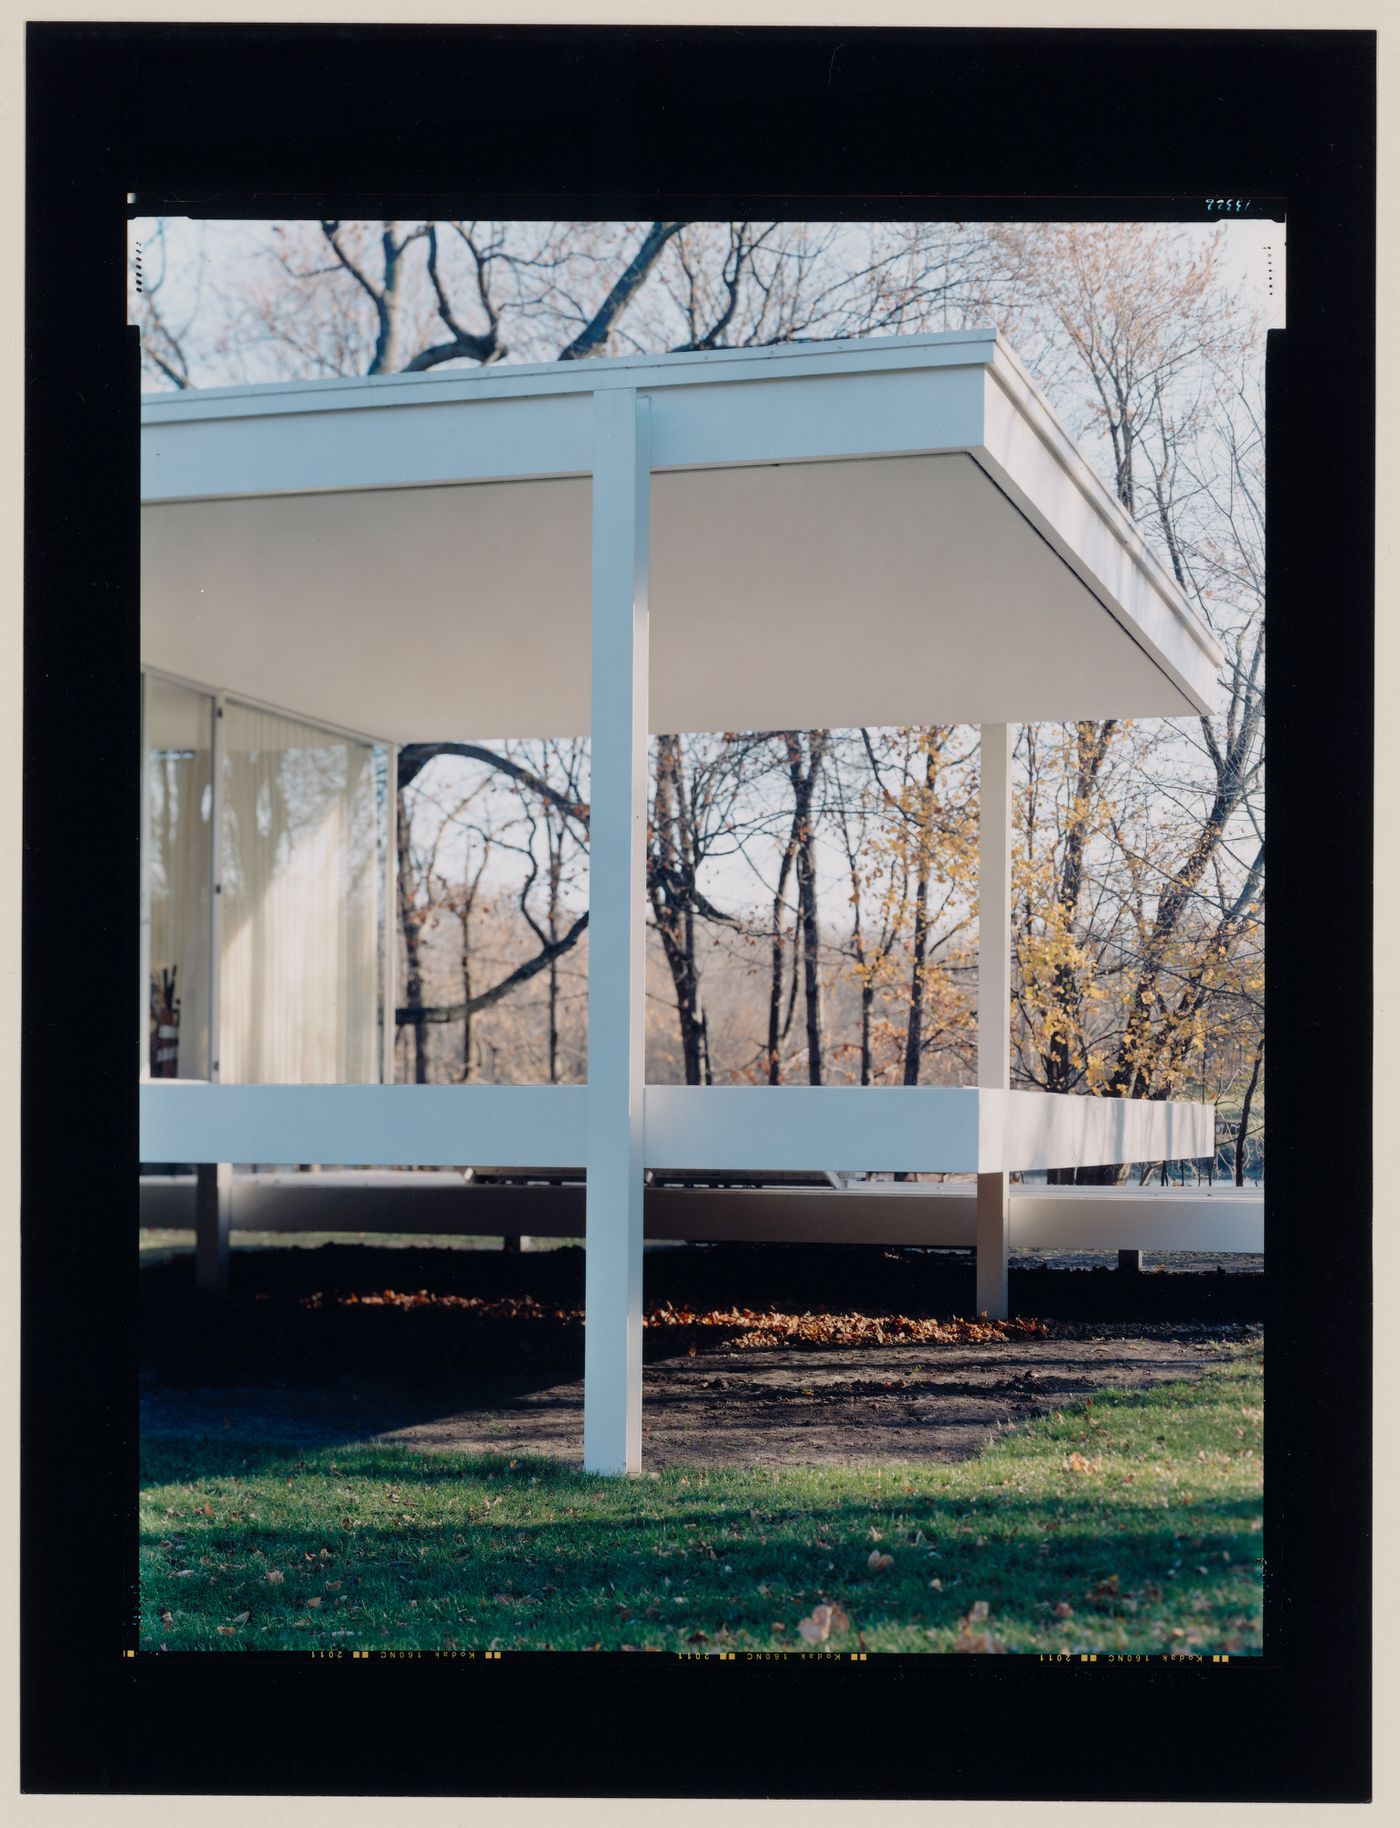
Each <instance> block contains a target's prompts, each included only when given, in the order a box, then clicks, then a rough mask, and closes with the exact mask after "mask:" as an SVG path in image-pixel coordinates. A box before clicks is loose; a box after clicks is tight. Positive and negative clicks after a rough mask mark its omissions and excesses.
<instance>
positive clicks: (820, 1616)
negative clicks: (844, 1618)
mask: <svg viewBox="0 0 1400 1828" xmlns="http://www.w3.org/2000/svg"><path fill="white" fill-rule="evenodd" d="M831 1610H832V1609H831V1607H830V1606H813V1608H812V1616H811V1617H810V1618H805V1619H799V1620H798V1625H797V1629H798V1631H799V1632H800V1633H801V1634H802V1636H803V1637H804V1638H805V1639H806V1641H807V1642H808V1643H809V1644H824V1643H825V1642H826V1640H827V1639H828V1638H829V1637H830V1636H831Z"/></svg>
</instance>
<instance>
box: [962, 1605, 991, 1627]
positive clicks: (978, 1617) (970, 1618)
mask: <svg viewBox="0 0 1400 1828" xmlns="http://www.w3.org/2000/svg"><path fill="white" fill-rule="evenodd" d="M990 1611H991V1607H990V1606H989V1605H988V1604H987V1602H986V1600H975V1601H974V1602H973V1605H972V1608H971V1610H970V1611H969V1613H968V1615H967V1622H968V1624H969V1625H985V1624H986V1622H987V1614H988V1613H989V1612H990Z"/></svg>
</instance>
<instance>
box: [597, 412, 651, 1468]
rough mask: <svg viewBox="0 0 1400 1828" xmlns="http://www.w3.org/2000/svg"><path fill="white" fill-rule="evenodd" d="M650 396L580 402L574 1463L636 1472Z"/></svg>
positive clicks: (639, 1396) (639, 1377)
mask: <svg viewBox="0 0 1400 1828" xmlns="http://www.w3.org/2000/svg"><path fill="white" fill-rule="evenodd" d="M650 410H651V404H650V401H649V400H648V399H647V398H646V397H645V396H644V395H639V394H638V393H637V392H636V391H635V390H633V389H630V388H615V389H606V390H603V391H600V392H599V393H597V394H595V395H594V399H593V611H592V694H591V696H592V720H591V728H592V740H591V748H590V765H591V768H592V788H591V792H590V796H589V798H590V804H591V812H590V835H589V872H588V875H589V909H590V918H589V935H588V1119H587V1160H586V1167H587V1194H586V1202H587V1204H586V1213H587V1216H586V1220H585V1225H586V1237H587V1244H588V1249H587V1267H586V1271H585V1293H584V1310H585V1330H584V1411H583V1463H584V1467H585V1469H586V1470H587V1471H589V1472H597V1473H636V1472H640V1470H641V1464H642V1173H643V1146H644V1121H645V1112H644V1100H645V1093H646V1084H645V1081H646V1045H645V1043H646V1034H645V1025H644V1016H645V1007H646V1001H645V999H646V983H645V964H646V926H645V911H646V881H645V862H646V859H645V845H646V821H647V636H648V609H647V580H648V569H649V557H648V529H649V517H650V495H651V455H650V436H649V434H650Z"/></svg>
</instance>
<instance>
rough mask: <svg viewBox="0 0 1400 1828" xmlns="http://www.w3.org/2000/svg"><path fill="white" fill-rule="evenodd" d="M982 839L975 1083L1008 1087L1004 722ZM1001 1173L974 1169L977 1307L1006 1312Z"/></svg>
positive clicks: (990, 748) (988, 784)
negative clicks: (978, 1171) (981, 1172)
mask: <svg viewBox="0 0 1400 1828" xmlns="http://www.w3.org/2000/svg"><path fill="white" fill-rule="evenodd" d="M981 751H982V753H981V790H980V810H981V840H980V854H979V857H978V865H977V869H978V875H977V923H978V938H977V1083H978V1085H979V1086H981V1087H982V1088H983V1089H984V1090H989V1091H1009V1090H1010V1088H1011V728H1010V726H1009V725H1008V724H983V725H982V728H981ZM1007 1187H1008V1176H1007V1175H1006V1173H1005V1172H1000V1173H997V1174H979V1175H978V1176H977V1311H978V1313H979V1314H986V1315H988V1316H989V1317H990V1318H992V1319H994V1320H1000V1319H1003V1318H1004V1317H1005V1315H1006V1311H1007V1300H1006V1258H1007V1251H1008V1246H1009V1242H1010V1227H1009V1223H1008V1200H1007Z"/></svg>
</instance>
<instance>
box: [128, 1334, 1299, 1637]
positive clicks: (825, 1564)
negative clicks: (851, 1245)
mask: <svg viewBox="0 0 1400 1828" xmlns="http://www.w3.org/2000/svg"><path fill="white" fill-rule="evenodd" d="M1262 1404H1263V1366H1262V1357H1261V1353H1260V1351H1259V1350H1258V1349H1257V1348H1253V1349H1249V1350H1246V1351H1244V1352H1242V1353H1241V1354H1240V1355H1239V1357H1237V1358H1235V1359H1233V1360H1231V1361H1230V1362H1228V1363H1226V1364H1224V1365H1222V1366H1219V1367H1216V1368H1213V1369H1212V1370H1210V1371H1208V1372H1206V1373H1205V1374H1204V1375H1202V1376H1201V1377H1200V1378H1199V1379H1197V1380H1195V1381H1193V1382H1189V1383H1186V1382H1183V1383H1179V1384H1171V1385H1161V1386H1158V1387H1157V1388H1156V1389H1154V1390H1151V1391H1147V1392H1142V1393H1139V1394H1115V1395H1113V1396H1112V1397H1105V1398H1104V1399H1102V1400H1100V1401H1097V1402H1091V1403H1086V1404H1084V1405H1080V1406H1076V1407H1073V1408H1067V1409H1065V1410H1064V1411H1062V1412H1056V1413H1055V1414H1054V1415H1053V1416H1050V1417H1046V1418H1045V1419H1043V1420H1041V1421H1037V1422H1033V1423H1030V1424H1027V1425H1025V1426H1023V1427H1020V1428H1017V1429H1016V1430H1014V1431H1012V1432H1008V1433H1007V1434H1005V1435H1003V1436H1001V1437H999V1438H998V1439H997V1440H995V1441H994V1442H992V1443H991V1444H990V1445H989V1446H988V1447H987V1448H986V1449H985V1451H984V1452H982V1453H981V1454H980V1455H979V1456H978V1457H977V1458H976V1459H974V1460H970V1461H967V1462H964V1463H962V1464H959V1465H955V1466H946V1465H944V1466H936V1465H935V1466H919V1467H904V1466H888V1467H884V1468H868V1469H847V1468H832V1467H795V1468H781V1469H773V1468H761V1469H755V1470H744V1471H725V1472H718V1471H714V1470H710V1471H705V1470H701V1469H695V1470H692V1471H690V1472H685V1471H681V1470H671V1471H667V1472H664V1473H661V1474H659V1475H656V1474H653V1475H649V1476H644V1477H642V1478H641V1479H634V1480H606V1479H599V1478H590V1477H587V1476H585V1475H583V1474H581V1473H575V1472H570V1471H568V1470H567V1469H565V1468H563V1467H561V1466H559V1465H558V1464H557V1463H555V1462H552V1461H545V1460H531V1459H523V1458H522V1459H519V1460H510V1461H507V1460H505V1459H498V1458H467V1457H465V1456H460V1455H447V1454H425V1453H415V1452H411V1451H407V1450H403V1449H397V1448H387V1447H365V1446H347V1447H337V1448H331V1449H325V1450H321V1449H317V1450H314V1451H310V1450H309V1451H307V1452H305V1453H296V1452H293V1453H291V1454H290V1455H289V1454H288V1453H287V1452H285V1451H276V1452H275V1451H272V1450H270V1449H268V1448H266V1447H263V1446H260V1445H258V1444H257V1443H254V1442H249V1441H241V1440H235V1439H231V1438H228V1437H225V1438H223V1439H215V1440H208V1439H203V1440H198V1441H194V1440H191V1441H168V1440H152V1441H149V1442H147V1443H146V1444H145V1448H144V1453H143V1460H144V1480H143V1490H142V1501H141V1594H142V1605H141V1615H142V1623H141V1634H140V1644H141V1648H142V1649H143V1650H147V1651H154V1650H158V1649H160V1648H162V1647H168V1648H169V1649H171V1650H240V1649H247V1650H260V1651H267V1650H299V1651H308V1650H350V1649H357V1650H412V1649H416V1650H481V1649H490V1648H495V1649H500V1650H540V1649H553V1650H584V1649H603V1650H621V1649H633V1650H663V1651H689V1652H696V1651H700V1652H711V1651H716V1650H733V1651H737V1652H746V1651H758V1650H762V1651H793V1650H796V1651H803V1650H807V1649H809V1648H811V1647H812V1646H811V1643H810V1638H811V1636H812V1634H813V1632H814V1630H816V1631H819V1630H820V1626H821V1624H822V1622H823V1619H822V1615H817V1625H816V1626H815V1627H814V1626H813V1625H812V1624H811V1623H810V1621H811V1619H812V1617H813V1613H814V1608H816V1607H819V1606H822V1605H827V1606H830V1607H832V1608H833V1609H834V1611H833V1615H832V1617H831V1618H830V1619H829V1620H827V1621H826V1622H827V1623H828V1625H829V1627H830V1630H829V1635H828V1636H827V1637H826V1638H825V1639H824V1640H822V1641H820V1642H819V1643H818V1644H817V1646H816V1647H817V1648H819V1649H821V1650H823V1651H838V1652H846V1651H853V1650H856V1649H859V1648H864V1649H867V1650H870V1651H902V1652H909V1651H933V1652H940V1651H954V1650H972V1651H977V1650H982V1651H987V1650H1006V1651H1013V1652H1016V1651H1019V1652H1060V1653H1068V1654H1074V1655H1078V1654H1083V1653H1085V1652H1097V1653H1112V1652H1120V1653H1123V1652H1126V1653H1146V1654H1152V1655H1163V1654H1168V1653H1171V1652H1173V1651H1176V1652H1177V1653H1179V1654H1183V1653H1184V1654H1192V1655H1211V1654H1218V1653H1222V1652H1223V1653H1229V1654H1236V1655H1238V1654H1240V1653H1249V1652H1257V1651H1258V1650H1259V1648H1260V1611H1261V1587H1262V1579H1261V1563H1260V1560H1259V1555H1260V1550H1261V1537H1260V1533H1259V1532H1260V1529H1261V1522H1262V1517H1261V1500H1262V1482H1263V1468H1262V1461H1261V1453H1260V1443H1261V1428H1262V1419H1263V1408H1262ZM886 1556H888V1557H889V1558H890V1559H889V1561H888V1564H887V1565H877V1566H872V1565H871V1558H872V1557H875V1558H877V1559H878V1558H883V1557H886ZM804 1620H807V1621H809V1623H808V1627H807V1633H806V1634H805V1635H804V1634H802V1632H801V1630H800V1627H801V1625H802V1622H803V1621H804Z"/></svg>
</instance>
